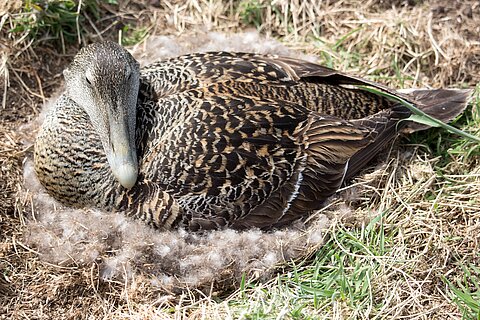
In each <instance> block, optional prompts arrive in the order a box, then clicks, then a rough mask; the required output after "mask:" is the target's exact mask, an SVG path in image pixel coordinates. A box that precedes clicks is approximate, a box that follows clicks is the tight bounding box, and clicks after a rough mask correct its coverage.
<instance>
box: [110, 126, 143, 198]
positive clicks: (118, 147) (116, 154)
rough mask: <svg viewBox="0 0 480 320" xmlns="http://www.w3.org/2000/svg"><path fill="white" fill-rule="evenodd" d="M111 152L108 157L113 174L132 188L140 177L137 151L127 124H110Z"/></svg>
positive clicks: (121, 182) (127, 186)
mask: <svg viewBox="0 0 480 320" xmlns="http://www.w3.org/2000/svg"><path fill="white" fill-rule="evenodd" d="M110 142H111V147H112V149H111V154H110V155H109V156H108V157H107V158H108V161H109V163H110V167H111V169H112V172H113V175H114V176H115V178H116V179H117V180H118V182H120V184H121V185H122V186H123V187H125V188H127V189H130V188H131V187H133V186H134V185H135V182H136V181H137V177H138V161H137V152H136V148H135V144H134V142H133V139H132V138H131V137H130V135H129V134H128V130H127V125H126V124H124V125H119V124H111V125H110Z"/></svg>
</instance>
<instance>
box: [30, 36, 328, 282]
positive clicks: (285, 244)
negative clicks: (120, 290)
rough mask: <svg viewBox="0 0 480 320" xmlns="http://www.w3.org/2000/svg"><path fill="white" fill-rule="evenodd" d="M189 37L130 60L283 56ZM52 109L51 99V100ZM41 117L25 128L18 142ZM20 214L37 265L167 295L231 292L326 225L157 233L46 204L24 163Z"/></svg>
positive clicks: (310, 243) (155, 41)
mask: <svg viewBox="0 0 480 320" xmlns="http://www.w3.org/2000/svg"><path fill="white" fill-rule="evenodd" d="M191 40H192V39H191V38H175V37H152V38H150V39H148V41H146V42H145V43H144V44H143V45H142V47H138V48H136V50H135V52H134V54H135V55H136V56H138V57H139V59H140V61H141V62H142V65H146V64H148V63H151V62H153V61H156V60H158V59H161V58H166V57H171V56H176V55H181V54H185V53H188V52H205V51H218V50H229V51H245V50H247V49H248V51H252V52H258V53H280V54H283V55H288V54H289V53H290V51H289V50H288V49H287V48H286V47H284V46H282V45H281V44H280V43H278V42H277V41H273V40H266V39H262V38H261V37H260V36H259V35H258V34H257V33H256V32H251V33H243V34H235V35H230V36H227V35H225V34H221V33H206V34H201V35H200V34H198V35H197V37H196V38H195V41H191ZM52 100H53V101H51V102H50V103H49V104H47V108H46V109H48V106H49V105H50V104H52V103H53V102H54V101H55V99H52ZM44 112H45V110H44V111H43V112H42V113H41V115H40V118H39V119H38V120H35V121H34V122H32V123H31V124H30V125H27V126H24V128H23V131H24V132H25V139H26V141H28V143H33V137H34V136H32V134H35V132H36V131H37V129H38V128H37V126H38V125H40V124H41V122H42V119H41V118H42V116H43V114H44ZM24 180H25V186H24V189H25V193H24V195H22V196H21V198H23V199H26V200H27V201H26V204H25V206H26V208H31V210H29V211H30V212H29V214H28V216H27V223H26V226H27V230H26V233H25V235H24V241H25V244H26V245H27V246H29V247H31V248H32V249H33V250H35V251H36V252H38V253H39V255H40V257H41V259H42V260H44V261H46V262H48V263H51V264H54V265H59V266H90V265H91V264H92V263H96V264H98V265H99V269H100V276H101V278H102V279H104V280H112V279H114V280H122V281H124V280H125V279H129V278H132V277H136V276H137V275H142V277H147V278H149V279H150V281H151V283H152V284H153V285H157V286H159V287H161V288H163V289H165V290H168V291H181V290H182V289H187V288H189V289H192V288H204V289H205V288H206V289H210V288H211V287H212V285H213V286H214V287H218V286H219V285H220V286H222V287H227V288H228V287H230V286H231V285H233V284H235V283H239V282H240V280H241V278H242V275H243V274H245V275H246V276H247V277H248V278H251V277H256V278H258V277H261V278H266V277H268V276H270V275H271V272H272V271H273V270H274V268H275V266H277V265H279V264H281V263H285V262H286V261H289V260H291V259H296V258H298V257H300V256H302V255H305V254H308V253H309V252H312V251H313V250H314V249H316V248H318V246H319V245H321V244H322V243H323V231H324V230H325V229H326V228H327V227H328V219H327V218H326V217H325V216H324V215H321V214H318V215H315V217H312V218H311V219H310V220H309V223H308V224H303V223H297V224H294V225H292V226H290V227H288V228H285V229H282V230H276V231H272V232H263V231H260V230H256V229H254V230H249V231H241V232H238V231H234V230H231V229H227V230H222V231H213V232H208V233H206V234H202V235H200V234H191V233H187V232H185V231H184V230H174V231H168V232H159V231H156V230H153V229H151V228H150V227H148V226H145V225H144V224H143V223H142V222H139V221H134V220H132V219H129V218H126V217H124V216H122V215H121V214H118V213H109V212H102V211H99V210H81V209H71V208H67V207H63V206H61V205H60V204H58V203H56V202H55V201H54V200H53V199H52V198H50V197H49V196H48V195H47V194H46V193H45V191H44V190H43V188H42V187H41V185H40V183H39V182H38V181H37V180H36V177H35V173H34V169H33V164H32V161H31V159H29V160H28V161H27V162H26V163H25V166H24Z"/></svg>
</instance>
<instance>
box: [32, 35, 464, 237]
mask: <svg viewBox="0 0 480 320" xmlns="http://www.w3.org/2000/svg"><path fill="white" fill-rule="evenodd" d="M64 76H65V81H66V90H65V93H64V94H63V95H62V96H61V97H60V98H59V99H58V101H57V102H56V104H55V106H54V107H53V109H52V110H51V111H50V113H49V114H48V115H47V117H46V119H45V122H44V123H43V126H42V128H41V130H40V132H39V135H38V137H37V140H36V144H35V170H36V173H37V176H38V178H39V180H40V181H41V183H42V184H43V186H44V187H45V188H46V190H47V191H48V192H49V193H50V194H51V195H52V196H53V197H54V198H56V199H57V200H59V201H60V202H62V203H64V204H66V205H70V206H75V207H96V208H100V209H104V210H116V211H123V212H125V213H126V214H127V215H129V216H134V217H137V218H139V219H142V220H144V221H145V222H146V223H147V224H149V225H152V226H154V227H157V228H164V229H168V228H172V227H183V228H186V229H188V230H192V231H197V230H206V229H217V228H223V227H232V228H237V229H241V228H248V227H259V228H263V229H268V228H273V227H278V226H281V225H284V224H286V223H288V222H291V221H292V220H295V219H298V218H300V217H304V216H307V215H309V214H310V213H312V211H314V210H317V209H319V208H321V207H322V204H323V203H324V202H325V200H326V199H327V198H328V197H329V196H331V195H332V194H334V193H335V192H336V191H337V189H338V188H339V187H340V186H341V184H342V183H343V182H344V181H345V180H348V179H349V178H351V177H352V176H353V175H355V174H356V173H357V172H358V171H359V170H360V169H361V168H362V167H363V166H364V165H366V163H367V162H368V161H369V160H371V159H372V158H373V157H374V156H375V155H376V154H377V153H378V152H379V151H380V150H381V149H382V148H383V147H384V146H385V144H387V143H388V142H390V141H391V140H392V138H393V137H395V136H396V134H397V133H398V131H399V130H400V129H401V128H402V127H404V126H405V125H407V124H408V121H402V120H404V119H406V118H408V117H409V116H410V115H411V113H410V111H409V110H408V109H406V108H405V107H403V106H402V105H400V104H399V103H396V102H392V101H389V100H387V99H385V98H384V97H383V96H379V95H376V94H374V93H371V92H369V91H366V90H363V89H361V88H359V87H357V86H356V85H364V86H370V87H374V88H376V89H378V90H381V91H384V92H388V93H390V94H393V95H395V96H398V97H401V98H403V99H405V100H407V101H409V102H411V103H413V104H414V105H416V106H417V107H419V108H422V109H424V110H426V111H427V112H429V113H430V114H433V115H434V116H436V117H437V118H439V119H442V120H450V119H452V118H453V117H454V116H456V115H457V114H459V113H460V112H461V111H462V110H463V109H464V107H465V105H466V100H467V98H468V96H469V92H468V91H459V90H420V91H413V92H412V93H410V94H408V95H406V94H401V93H398V92H396V91H394V90H391V89H388V88H385V87H383V86H381V85H379V84H376V83H373V82H370V81H367V80H363V79H360V78H357V77H353V76H348V75H346V74H343V73H340V72H338V71H335V70H332V69H329V68H326V67H323V66H320V65H317V64H314V63H310V62H306V61H301V60H297V59H292V58H284V57H277V56H270V55H267V56H265V55H257V54H250V53H229V52H210V53H197V54H189V55H184V56H180V57H177V58H172V59H167V60H164V61H160V62H157V63H154V64H152V65H149V66H147V67H145V68H142V69H140V68H139V64H138V62H137V61H136V60H135V59H134V58H133V57H132V56H131V55H130V54H129V53H128V52H127V51H126V50H125V49H124V48H122V47H121V46H120V45H118V44H116V43H114V42H108V41H106V42H101V43H95V44H92V45H89V46H87V47H85V48H83V49H81V50H80V51H79V53H78V54H77V55H76V56H75V58H74V60H73V62H72V63H71V64H70V66H69V67H68V68H67V69H66V70H65V71H64Z"/></svg>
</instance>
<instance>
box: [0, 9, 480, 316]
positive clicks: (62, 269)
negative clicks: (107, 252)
mask: <svg viewBox="0 0 480 320" xmlns="http://www.w3.org/2000/svg"><path fill="white" fill-rule="evenodd" d="M47 3H48V6H47ZM77 10H78V6H77V4H75V3H74V2H73V1H23V2H22V1H9V2H8V3H7V5H6V4H0V14H1V17H0V25H1V27H2V29H1V31H0V48H1V49H2V50H1V53H0V54H1V58H0V80H1V81H0V92H2V94H1V97H2V99H1V101H2V105H1V106H0V108H1V112H0V190H1V191H2V192H1V194H0V230H1V231H0V270H1V272H0V318H6V319H8V318H15V319H17V318H32V319H43V318H45V319H51V318H53V319H57V318H68V319H70V318H89V317H90V318H107V319H110V318H112V319H120V318H132V319H136V318H152V317H157V318H167V319H168V318H183V317H185V318H211V319H217V318H228V317H230V318H248V319H251V318H283V317H286V318H299V319H304V318H325V319H332V318H333V319H362V318H373V317H376V318H392V319H396V318H402V319H417V318H418V319H461V318H465V319H473V318H479V317H480V316H479V314H480V313H479V312H480V311H479V310H480V302H479V301H480V290H479V287H478V283H479V282H480V281H479V280H480V267H479V266H480V253H479V242H480V236H479V235H480V232H479V231H480V158H479V151H480V150H479V147H478V144H475V143H472V142H469V141H467V140H465V139H462V138H460V137H458V136H456V135H453V134H449V133H447V132H445V131H444V130H440V129H432V130H430V131H427V132H421V133H416V134H414V135H411V136H408V137H402V138H400V139H398V140H397V141H396V142H395V144H394V145H393V146H392V147H391V148H390V149H388V150H387V151H386V152H385V153H384V154H383V155H382V156H380V157H379V159H376V160H375V161H374V163H372V164H371V166H369V167H368V168H366V169H365V170H364V171H363V172H362V173H361V174H360V175H359V177H357V178H355V179H354V180H353V181H352V182H351V184H350V186H349V187H347V188H346V189H345V190H343V191H342V192H340V193H339V195H338V196H337V197H336V198H335V199H333V200H332V205H331V206H330V207H328V208H326V209H325V210H324V211H323V212H322V214H325V215H327V216H328V217H329V218H330V219H331V224H330V227H329V228H328V230H327V231H326V233H325V234H326V241H325V243H324V244H323V246H321V247H317V249H316V250H315V251H313V252H312V251H311V250H308V252H304V254H301V255H298V257H297V259H295V260H293V261H289V262H285V263H283V264H281V265H278V266H276V269H275V270H274V271H275V272H271V273H269V278H268V277H267V278H265V277H263V278H261V279H256V278H254V277H252V278H250V276H251V274H245V276H244V277H241V276H237V278H236V279H235V280H234V281H232V282H230V283H229V284H228V285H225V284H223V285H219V284H218V283H215V284H213V285H212V287H211V290H203V291H198V290H196V289H195V288H190V290H179V291H175V292H172V291H169V292H167V291H165V290H164V289H162V288H161V287H158V286H155V285H152V281H151V277H150V275H149V274H147V273H141V274H139V275H138V276H137V277H135V278H133V279H134V280H132V279H131V278H128V277H126V278H125V279H127V280H125V279H123V280H118V279H115V278H114V279H105V277H102V275H101V267H100V265H99V264H98V263H96V262H95V261H93V262H92V263H90V264H82V265H76V264H67V265H62V264H56V263H51V262H49V261H48V259H47V260H45V259H43V258H42V254H41V252H39V251H38V248H36V247H35V246H34V245H31V244H30V243H29V242H28V235H29V234H31V232H32V229H31V227H30V224H29V221H31V220H32V216H31V215H32V208H31V207H30V205H31V204H32V201H31V199H29V198H28V197H29V194H28V193H25V190H24V189H25V184H24V182H23V177H24V174H23V171H24V164H25V159H26V158H27V157H28V156H31V153H32V146H31V145H32V141H31V133H30V134H25V132H26V129H25V125H31V123H32V122H33V121H35V119H37V117H38V115H39V113H40V111H41V109H42V106H43V103H44V102H45V101H48V99H49V97H50V96H51V95H52V94H53V93H54V92H55V91H56V90H58V89H59V88H60V87H61V85H62V82H63V79H62V76H61V70H62V69H63V68H64V66H65V65H66V64H67V63H68V61H70V60H71V57H72V55H73V54H74V53H75V52H76V51H77V50H78V48H79V47H80V46H81V45H83V44H85V43H89V42H92V41H97V40H100V39H103V38H109V39H120V40H121V41H122V43H123V44H124V45H126V46H128V47H129V48H132V49H135V50H137V49H139V48H141V46H142V45H143V44H144V43H148V42H147V41H148V37H152V36H155V35H156V36H162V35H168V36H171V37H178V38H179V39H182V41H183V42H184V43H189V42H190V43H194V42H195V41H199V40H198V39H199V38H200V37H199V34H202V33H203V34H205V33H208V32H212V31H215V32H223V33H227V34H229V33H234V32H244V31H245V30H257V31H258V32H260V34H261V35H262V36H263V37H266V38H268V39H278V40H279V41H281V42H282V43H283V44H284V45H285V46H287V47H289V48H290V50H291V51H294V52H296V53H297V54H306V55H308V56H312V57H317V59H319V61H320V62H321V63H323V64H325V65H327V66H331V67H335V68H337V69H340V70H343V71H347V72H349V73H352V74H356V75H361V76H364V77H366V78H368V79H370V80H374V81H378V82H381V83H384V84H386V85H389V86H392V87H395V88H409V87H456V88H477V89H476V92H475V93H474V96H473V99H472V102H471V104H470V107H469V108H468V110H467V111H466V112H465V114H464V115H463V116H462V117H461V118H459V119H457V120H456V122H455V125H456V126H458V127H461V128H463V130H466V131H469V132H470V133H473V134H477V135H479V133H480V129H479V128H480V115H479V113H478V111H479V94H480V90H479V89H478V84H479V82H480V43H479V35H480V4H479V3H478V1H446V0H445V1H442V0H432V1H400V0H399V1H380V0H369V1H357V0H343V1H331V2H320V1H315V0H312V1H295V0H291V1H263V0H243V1H226V0H224V1H220V0H212V1H207V0H189V1H173V0H168V1H148V2H146V1H145V2H142V1H115V0H110V1H104V2H99V1H98V2H97V1H93V0H91V1H83V7H82V8H81V10H80V11H79V12H80V15H79V16H77ZM247 49H249V48H245V50H247ZM20 128H23V129H21V130H19V129H20ZM27 128H28V127H27ZM40 236H41V235H40ZM128 279H130V280H128Z"/></svg>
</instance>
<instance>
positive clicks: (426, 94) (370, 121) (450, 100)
mask: <svg viewBox="0 0 480 320" xmlns="http://www.w3.org/2000/svg"><path fill="white" fill-rule="evenodd" d="M401 91H402V93H406V94H407V95H408V96H409V98H410V99H409V100H410V101H412V102H413V103H414V104H415V106H416V107H417V108H419V109H421V110H422V111H423V112H425V113H427V114H428V115H430V116H432V117H434V118H436V119H439V120H441V121H443V122H449V121H451V120H453V119H454V118H455V117H456V116H458V115H459V114H461V113H462V112H463V111H464V110H465V108H466V107H467V105H468V101H469V99H470V97H471V94H472V90H461V89H432V90H428V89H414V90H411V89H410V90H401ZM409 115H410V112H409V111H408V110H407V109H406V107H404V106H403V105H398V104H397V105H395V106H393V107H392V108H391V109H390V110H385V111H382V112H379V113H378V114H375V115H373V116H370V117H367V118H364V119H358V120H353V121H352V122H354V123H357V124H358V125H360V126H365V127H368V128H370V129H371V130H372V133H374V134H375V135H376V136H375V139H374V142H373V143H371V144H369V145H368V146H367V147H366V148H364V149H362V150H360V151H358V152H357V153H356V154H355V155H353V157H352V158H351V159H350V161H349V165H348V168H347V172H346V174H345V180H349V179H350V178H352V177H353V176H354V175H355V174H357V172H359V171H360V170H361V169H362V168H363V167H364V166H365V165H366V164H367V163H368V162H369V161H370V160H372V158H373V157H375V156H376V155H377V154H378V153H379V152H380V151H381V150H382V149H383V148H384V147H385V146H386V145H387V144H388V143H389V142H390V141H391V140H392V139H393V138H394V137H396V136H397V133H398V131H400V132H404V133H411V132H415V131H420V130H425V129H428V128H429V126H428V125H424V124H420V123H416V122H413V121H409V122H405V121H402V122H400V123H399V120H400V119H405V118H407V117H408V116H409Z"/></svg>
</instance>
